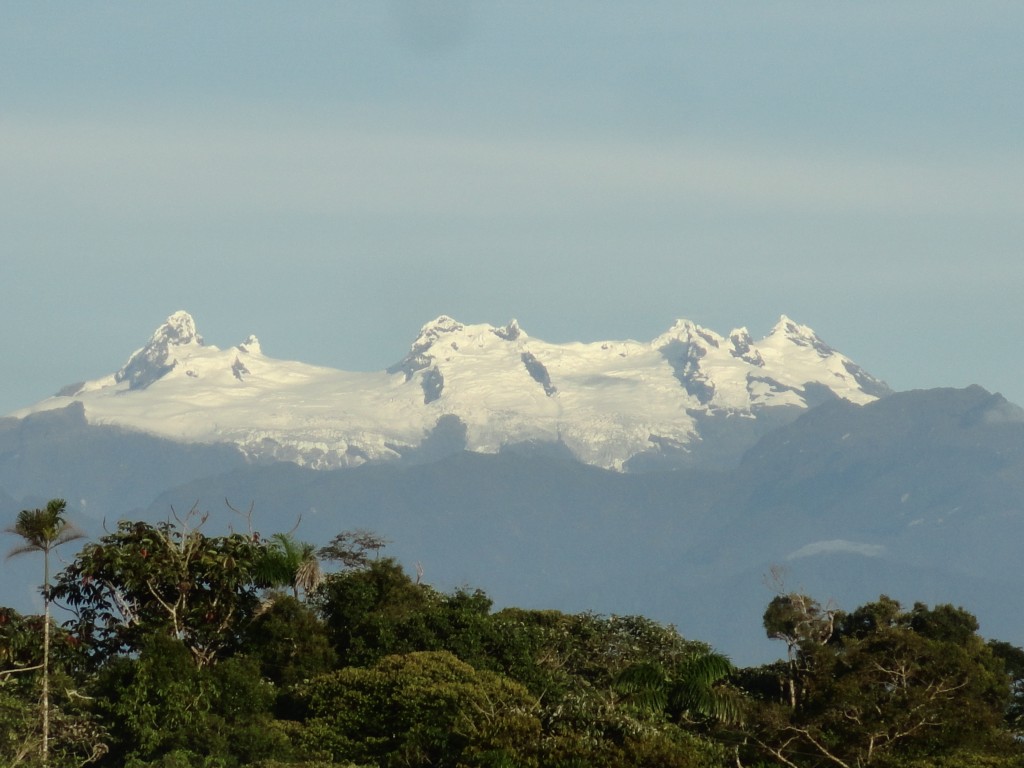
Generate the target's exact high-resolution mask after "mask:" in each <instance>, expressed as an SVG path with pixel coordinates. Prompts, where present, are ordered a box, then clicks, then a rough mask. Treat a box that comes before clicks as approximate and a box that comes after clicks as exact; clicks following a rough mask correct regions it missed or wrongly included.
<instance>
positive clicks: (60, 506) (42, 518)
mask: <svg viewBox="0 0 1024 768" xmlns="http://www.w3.org/2000/svg"><path fill="white" fill-rule="evenodd" d="M66 508H67V503H66V502H65V501H64V499H51V500H50V501H49V502H47V504H46V508H45V509H23V510H22V511H21V512H19V513H18V519H17V522H15V524H14V525H13V526H10V527H9V528H7V529H6V530H7V532H8V533H13V534H16V535H18V536H20V537H21V538H22V540H23V543H22V544H20V545H18V546H16V547H14V548H13V549H12V550H11V551H10V552H9V553H8V554H7V556H8V557H14V556H15V555H22V554H27V553H29V552H42V553H43V587H42V592H43V675H42V681H43V684H42V688H43V690H42V696H41V704H40V709H41V714H42V729H43V733H42V743H41V745H40V755H41V758H42V763H43V766H44V768H45V766H46V765H47V764H48V762H49V748H50V599H51V594H50V552H52V551H53V550H54V549H56V548H57V547H59V546H60V545H61V544H67V543H68V542H69V541H75V540H76V539H81V538H84V534H83V533H82V532H81V531H79V530H78V529H77V528H76V527H75V526H73V525H72V524H71V523H69V522H68V521H67V520H66V519H65V517H64V511H65V509H66Z"/></svg>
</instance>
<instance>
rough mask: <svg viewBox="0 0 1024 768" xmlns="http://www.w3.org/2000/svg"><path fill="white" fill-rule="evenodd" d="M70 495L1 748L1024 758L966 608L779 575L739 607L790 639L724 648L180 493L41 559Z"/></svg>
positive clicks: (48, 516)
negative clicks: (730, 654)
mask: <svg viewBox="0 0 1024 768" xmlns="http://www.w3.org/2000/svg"><path fill="white" fill-rule="evenodd" d="M64 511H65V505H64V503H63V502H62V501H61V500H59V499H55V500H53V501H51V502H50V503H49V504H48V505H47V507H46V508H44V509H35V510H25V511H23V512H22V513H21V514H20V515H19V516H18V518H17V521H16V522H15V523H14V524H13V525H12V526H11V528H10V529H9V531H11V532H13V533H15V534H17V535H18V537H19V542H20V543H19V545H18V546H17V547H16V548H15V549H14V550H13V551H12V552H11V555H21V556H36V557H38V559H39V561H40V562H39V566H40V570H39V573H40V584H41V585H42V591H43V598H44V599H43V605H44V611H43V614H42V615H40V616H26V615H22V614H19V613H18V612H16V611H14V610H12V609H9V608H0V764H2V765H4V766H12V767H13V766H26V767H27V766H32V767H36V766H47V767H49V766H52V767H53V768H65V767H67V766H83V765H94V766H97V767H98V768H106V767H113V766H116V767H118V768H120V767H121V766H124V767H126V768H149V767H156V766H160V767H161V768H242V767H243V766H253V767H254V768H255V767H259V768H284V767H285V766H294V767H295V768H335V767H341V766H350V767H352V766H382V767H386V768H399V767H401V768H415V767H419V766H424V767H425V766H449V767H451V768H456V767H459V766H465V767H466V768H488V767H489V768H506V767H512V766H516V767H522V768H532V767H534V766H536V767H537V768H541V767H542V766H544V767H548V766H550V767H552V768H555V767H558V768H563V767H564V768H569V767H570V766H571V767H573V768H576V767H582V766H608V767H609V768H616V767H619V766H621V767H623V768H626V767H634V766H635V767H636V768H640V767H641V766H644V767H652V768H699V767H704V766H723V767H724V766H740V767H743V766H769V765H771V766H793V767H799V768H805V767H806V768H812V767H814V768H816V767H818V766H822V767H824V766H832V767H833V768H854V767H855V766H880V767H882V768H887V767H890V766H905V767H907V768H910V767H911V766H916V767H920V768H923V767H924V766H938V767H940V768H998V767H1001V766H1019V765H1022V764H1024V742H1022V736H1024V719H1022V718H1024V651H1022V650H1021V649H1019V648H1017V647H1014V646H1012V645H1010V644H1008V643H1004V642H999V641H994V640H988V641H986V640H985V639H983V638H982V637H981V636H979V634H978V624H977V621H976V620H975V618H974V617H973V616H972V615H971V614H970V613H969V612H968V611H966V610H964V609H963V608H959V607H954V606H951V605H938V606H934V607H929V606H926V605H923V604H915V605H913V606H910V607H906V606H903V605H900V604H899V603H898V602H896V601H894V600H892V599H890V598H888V597H886V596H880V597H879V598H878V600H877V601H875V602H872V603H869V604H867V605H863V606H860V607H857V608H854V609H852V610H846V611H844V610H839V609H837V608H835V607H833V606H831V605H827V604H822V603H821V602H819V601H817V600H815V599H814V598H812V597H811V596H808V595H804V594H800V593H795V592H787V591H786V590H785V589H781V588H780V590H779V592H778V594H777V595H776V597H774V598H773V599H772V600H771V601H770V603H769V604H768V605H767V606H766V608H765V612H764V623H763V626H762V627H751V628H750V631H751V632H766V633H767V634H768V636H769V637H772V638H775V639H777V640H778V641H779V649H780V651H779V656H780V661H778V662H775V663H773V664H768V665H765V666H759V667H754V668H737V667H736V666H734V665H733V664H732V663H731V662H730V660H729V659H728V658H726V657H725V656H723V655H721V654H720V653H717V652H716V651H715V650H714V649H713V648H711V647H710V646H708V645H707V644H706V643H703V642H701V641H699V640H697V639H688V638H683V637H682V636H680V635H679V633H678V632H677V631H676V630H675V629H674V628H672V627H668V626H663V625H660V624H658V623H656V622H653V621H650V620H648V619H646V618H644V617H642V616H603V615H597V614H592V613H580V614H568V613H562V612H559V611H553V610H524V609H519V608H504V609H502V610H497V611H495V610H493V607H492V604H491V601H490V600H489V599H488V597H487V595H486V594H485V593H484V592H482V591H480V590H473V589H469V588H467V589H460V590H456V591H454V592H451V593H445V592H442V591H439V590H436V589H434V588H432V587H431V586H429V585H428V584H426V583H422V578H421V574H409V573H407V572H406V571H405V570H404V569H403V568H402V567H401V566H400V565H399V564H398V563H397V562H395V561H394V560H392V559H390V558H388V557H387V556H386V555H385V553H384V550H385V542H384V541H383V540H382V539H381V538H380V537H378V536H376V535H375V534H373V533H371V532H367V531H343V532H340V533H338V535H337V536H335V537H334V538H333V539H332V540H331V541H330V542H328V543H326V544H325V545H323V546H317V545H314V544H310V543H305V542H303V541H301V540H299V539H298V538H296V537H295V536H294V535H293V534H274V535H272V536H266V537H264V536H261V535H260V534H259V533H258V532H256V531H255V530H253V528H252V526H251V517H247V516H245V515H242V516H241V517H240V520H241V521H242V522H243V524H242V525H240V526H237V527H238V528H241V529H243V530H241V532H238V531H231V530H229V531H227V532H226V533H223V534H221V535H213V534H212V533H209V532H208V531H207V530H206V519H205V517H203V516H200V515H198V514H197V513H196V512H195V511H193V512H190V513H188V514H185V515H181V516H174V515H172V517H171V518H170V519H169V520H168V521H166V522H163V523H160V524H151V523H148V522H142V521H122V522H121V523H119V524H118V525H117V527H116V529H115V530H113V531H111V532H108V533H106V534H105V535H103V536H101V537H99V538H98V539H97V540H95V541H84V543H83V541H79V544H80V545H81V546H80V549H79V550H78V552H77V554H76V555H74V557H73V558H69V560H68V562H67V564H66V565H65V566H64V567H63V568H62V569H61V570H59V572H56V573H53V574H51V573H50V571H51V566H52V563H53V561H54V552H55V551H56V550H57V549H58V548H60V547H64V548H65V549H67V548H69V547H70V545H71V543H72V542H74V541H75V540H76V539H82V537H81V536H80V534H78V533H77V531H76V530H75V529H74V527H73V526H72V525H71V524H70V523H69V522H68V521H67V520H66V518H65V515H64ZM57 607H59V609H60V610H59V611H57V610H53V609H54V608H57ZM55 616H57V617H58V618H54V617H55Z"/></svg>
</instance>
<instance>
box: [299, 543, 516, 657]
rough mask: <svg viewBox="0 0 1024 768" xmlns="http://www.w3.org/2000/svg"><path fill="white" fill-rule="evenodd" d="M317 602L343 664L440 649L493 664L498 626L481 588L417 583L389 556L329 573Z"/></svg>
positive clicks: (488, 601)
mask: <svg viewBox="0 0 1024 768" xmlns="http://www.w3.org/2000/svg"><path fill="white" fill-rule="evenodd" d="M316 605H317V606H318V608H319V610H320V612H321V614H322V615H323V617H324V620H325V622H326V625H327V628H328V632H329V634H330V637H331V641H332V643H333V645H334V648H335V649H336V651H337V653H338V658H339V660H340V662H341V664H343V665H347V666H356V665H369V664H373V663H374V662H376V661H378V660H379V659H381V658H383V657H384V656H387V655H393V654H400V653H413V652H416V651H440V650H447V651H451V652H452V653H454V654H456V655H457V656H458V657H459V658H461V659H463V660H464V661H468V662H470V663H472V664H475V665H477V666H481V667H487V666H489V665H490V664H491V661H490V652H489V648H490V646H491V645H493V642H494V641H495V640H496V638H495V631H496V629H495V628H494V626H493V624H492V622H491V619H490V608H491V601H490V599H488V598H487V596H486V595H484V594H483V593H482V592H479V591H477V592H466V591H456V592H455V593H453V594H451V595H446V594H442V593H440V592H437V591H436V590H434V589H432V588H431V587H429V586H426V585H423V584H417V583H415V582H414V581H413V580H412V579H411V578H410V577H409V576H408V575H407V574H406V573H405V571H404V569H403V568H402V566H401V565H399V564H398V563H397V562H395V561H394V560H392V559H390V558H383V559H381V560H375V561H373V562H371V563H369V565H367V567H365V568H363V569H360V570H350V571H345V572H342V573H336V574H332V575H330V576H328V577H327V579H326V580H325V581H324V584H323V585H322V586H321V588H320V589H319V591H318V592H317V594H316Z"/></svg>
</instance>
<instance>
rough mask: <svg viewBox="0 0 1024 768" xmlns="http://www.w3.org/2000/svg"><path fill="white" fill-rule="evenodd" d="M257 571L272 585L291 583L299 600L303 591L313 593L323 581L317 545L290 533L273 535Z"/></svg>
mask: <svg viewBox="0 0 1024 768" xmlns="http://www.w3.org/2000/svg"><path fill="white" fill-rule="evenodd" d="M256 573H257V577H258V578H259V579H260V580H262V581H264V582H266V583H268V584H270V585H272V586H282V587H289V588H290V589H291V590H292V596H293V597H294V598H295V599H296V600H298V599H299V593H300V592H301V593H302V594H305V595H309V594H311V593H312V592H314V591H315V590H316V588H317V587H319V586H320V582H321V581H323V574H322V573H321V571H320V561H319V560H318V559H317V550H316V547H315V546H313V545H312V544H307V543H306V542H302V541H296V540H295V539H294V538H293V537H292V536H291V535H289V534H287V533H275V534H274V535H273V536H271V537H270V542H269V544H268V546H267V547H266V549H265V550H264V553H263V557H262V559H261V560H260V562H259V565H258V566H257V572H256Z"/></svg>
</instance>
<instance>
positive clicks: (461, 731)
mask: <svg viewBox="0 0 1024 768" xmlns="http://www.w3.org/2000/svg"><path fill="white" fill-rule="evenodd" d="M306 698H307V707H308V712H309V718H308V720H307V724H306V728H307V731H306V734H305V736H304V740H305V743H306V746H307V747H308V748H309V749H310V750H325V751H326V752H328V753H329V755H330V757H332V758H333V759H335V760H352V761H355V762H371V763H374V764H379V765H381V766H385V767H387V766H428V765H452V766H454V765H463V766H467V767H468V766H480V767H481V768H483V767H484V766H494V765H501V764H502V761H503V760H504V761H505V763H506V764H508V763H510V762H511V764H513V765H517V766H530V765H535V764H536V762H535V757H534V754H535V751H536V745H537V744H538V742H539V738H540V722H539V720H538V719H537V717H536V714H535V706H536V702H535V700H534V699H533V698H532V697H531V696H530V695H529V693H528V692H527V691H526V689H525V688H523V687H522V686H520V685H518V684H517V683H514V682H512V681H510V680H508V679H507V678H504V677H502V676H500V675H496V674H494V673H491V672H487V671H481V670H476V669H474V668H473V667H471V666H469V665H468V664H465V663H464V662H461V661H459V660H458V659H457V658H455V656H453V655H452V654H450V653H448V652H446V651H439V652H421V653H411V654H404V655H397V656H387V657H385V658H383V659H381V660H380V661H379V662H378V663H377V664H375V665H374V666H373V667H370V668H356V667H350V668H346V669H342V670H339V671H338V672H335V673H332V674H329V675H324V676H322V677H320V678H318V679H317V680H314V681H313V682H311V683H310V684H309V685H308V686H307V687H306Z"/></svg>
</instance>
